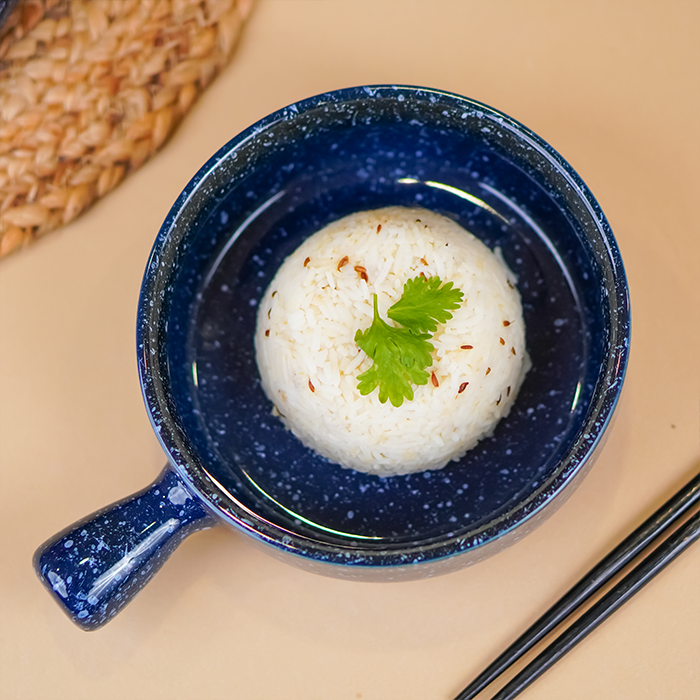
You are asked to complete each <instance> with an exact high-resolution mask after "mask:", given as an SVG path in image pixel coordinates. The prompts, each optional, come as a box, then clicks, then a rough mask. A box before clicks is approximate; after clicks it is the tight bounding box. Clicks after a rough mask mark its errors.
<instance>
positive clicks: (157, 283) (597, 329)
mask: <svg viewBox="0 0 700 700" xmlns="http://www.w3.org/2000/svg"><path fill="white" fill-rule="evenodd" d="M388 205H409V206H416V205H418V206H422V207H426V208H429V209H432V210H434V211H437V212H440V213H442V214H445V215H447V216H450V217H452V218H454V219H455V220H457V221H458V222H459V223H461V224H462V225H463V226H464V227H465V228H467V229H469V230H470V231H472V232H473V233H474V234H476V235H477V236H478V237H480V238H481V239H482V240H483V241H485V243H486V244H487V245H488V246H489V247H491V248H493V247H495V246H499V247H500V248H501V250H502V251H503V255H504V257H505V259H506V261H507V263H508V265H509V266H510V268H511V269H512V270H513V271H514V272H515V273H516V274H517V275H518V286H519V290H520V293H521V296H522V299H523V303H524V313H525V320H526V324H527V345H528V350H529V352H530V355H531V358H532V363H533V367H532V370H531V371H530V372H529V374H528V376H527V378H526V381H525V383H524V385H523V387H522V390H521V392H520V394H519V396H518V399H517V401H516V404H515V406H514V409H513V410H512V412H511V413H510V415H509V416H508V417H507V418H506V419H505V420H503V421H502V422H501V423H500V424H499V425H498V427H497V430H496V432H495V434H494V435H493V437H492V438H490V439H487V440H485V441H483V442H482V443H480V444H479V445H478V446H477V447H476V448H475V449H474V450H473V451H471V452H469V453H468V454H467V455H466V456H465V457H464V458H463V459H462V460H461V461H460V462H459V463H452V464H450V465H449V466H447V467H446V468H445V469H443V470H441V471H428V472H424V473H419V474H412V475H408V476H398V477H390V478H379V477H373V476H368V475H367V474H362V473H357V472H354V471H350V470H346V469H342V468H341V467H339V466H336V465H333V464H330V463H328V462H327V461H325V460H324V459H322V458H320V457H319V456H317V455H316V454H315V453H313V452H312V451H310V450H309V449H307V448H305V447H304V446H302V445H301V444H300V443H299V442H298V440H297V439H296V438H295V437H294V436H293V435H292V434H291V433H289V432H287V431H286V430H285V429H284V427H283V426H282V424H281V423H280V422H279V421H278V420H277V419H275V418H274V417H273V416H272V414H271V408H272V406H271V404H270V402H269V401H268V400H267V398H266V397H265V395H264V393H263V391H262V389H261V387H260V381H259V378H258V372H257V368H256V364H255V355H254V346H253V331H254V326H255V319H256V307H257V303H258V300H259V299H260V298H261V296H262V294H263V292H264V290H265V289H266V287H267V285H268V283H269V282H270V280H271V279H272V277H273V275H274V274H275V271H276V270H277V268H278V266H279V265H280V263H281V262H282V260H283V259H284V258H285V256H286V255H288V254H289V253H290V252H292V251H293V250H294V249H295V248H296V247H297V246H298V245H299V244H300V242H301V241H302V240H304V238H306V237H307V236H309V235H310V234H312V233H314V232H315V231H317V230H318V229H319V228H321V227H323V226H324V225H326V224H327V223H329V222H330V221H332V220H334V219H336V218H339V217H341V216H344V215H346V214H349V213H351V212H353V211H358V210H362V209H372V208H378V207H384V206H388ZM629 320H630V317H629V306H628V293H627V284H626V280H625V274H624V270H623V266H622V261H621V259H620V255H619V252H618V249H617V245H616V243H615V240H614V238H613V235H612V232H611V231H610V227H609V226H608V223H607V221H606V220H605V217H604V215H603V213H602V212H601V210H600V208H599V206H598V204H597V203H596V201H595V199H594V198H593V196H592V194H591V193H590V192H589V190H588V188H587V187H586V185H585V184H584V183H583V181H582V180H581V178H580V177H579V176H578V175H577V174H576V173H575V172H574V171H573V169H572V168H571V167H570V166H569V165H568V164H567V163H566V161H564V159H563V158H562V157H561V156H560V155H559V154H557V153H556V152H555V151H554V150H553V149H552V148H551V147H550V146H548V145H547V144H546V143H545V142H544V141H543V140H542V139H540V138H539V137H538V136H536V135H535V134H533V133H532V132H531V131H529V130H528V129H527V128H525V127H524V126H522V125H521V124H519V123H518V122H516V121H514V120H513V119H511V118H510V117H508V116H506V115H504V114H502V113H500V112H498V111H496V110H494V109H491V108H490V107H486V106H485V105H482V104H479V103H477V102H474V101H473V100H469V99H466V98H464V97H459V96H457V95H452V94H448V93H445V92H440V91H438V90H430V89H423V88H413V87H396V86H375V87H360V88H351V89H346V90H340V91H337V92H333V93H329V94H324V95H319V96H316V97H313V98H310V99H308V100H304V101H303V102H300V103H297V104H294V105H291V106H289V107H287V108H285V109H282V110H280V111H279V112H276V113H274V114H272V115H270V116H269V117H266V118H265V119H263V120H261V121H260V122H258V123H257V124H255V125H253V126H252V127H250V128H249V129H247V130H246V131H244V132H243V133H242V134H240V135H239V136H237V137H235V138H234V139H233V140H232V141H230V142H229V143H228V144H227V145H226V146H224V147H223V148H222V149H221V150H220V151H219V152H218V153H217V154H216V155H215V156H214V157H213V158H212V159H211V160H210V161H209V162H208V163H207V164H206V165H205V166H204V167H203V168H202V169H201V170H200V171H199V172H198V173H197V175H195V177H194V178H193V179H192V181H191V182H190V183H189V184H188V185H187V187H186V188H185V190H184V191H183V193H182V194H181V195H180V197H179V198H178V200H177V202H176V203H175V205H174V206H173V208H172V210H171V211H170V213H169V214H168V217H167V218H166V220H165V223H164V224H163V227H162V228H161V230H160V232H159V234H158V237H157V239H156V242H155V245H154V247H153V251H152V254H151V258H150V260H149V261H148V266H147V269H146V273H145V277H144V282H143V289H142V295H141V300H140V304H139V310H138V355H139V372H140V377H141V382H142V386H143V394H144V398H145V401H146V406H147V408H148V411H149V414H150V417H151V420H152V423H153V427H154V429H155V431H156V432H157V434H158V437H159V439H160V441H161V443H162V445H163V448H164V449H165V451H166V453H167V455H168V459H169V466H168V467H167V468H166V469H165V471H164V472H163V474H162V475H161V476H160V477H159V479H158V480H156V482H155V483H154V484H153V485H151V486H150V487H149V488H148V489H146V490H144V491H143V492H142V493H140V494H137V495H136V496H133V497H131V498H129V499H126V500H125V501H123V502H121V503H119V504H116V505H115V506H111V507H110V508H108V509H105V510H104V511H100V512H98V513H97V514H95V515H93V516H90V517H89V518H87V519H85V520H84V521H82V522H81V523H78V524H77V525H75V526H72V527H71V528H70V529H69V530H66V531H65V532H63V533H60V534H59V535H57V536H56V537H55V538H52V540H50V541H49V542H48V543H47V544H46V545H44V547H43V548H42V549H40V550H39V552H38V553H37V556H36V560H35V563H36V567H37V571H38V573H39V575H40V577H41V578H42V580H44V582H45V583H46V585H47V586H48V587H49V588H50V589H51V591H52V592H53V593H54V595H55V596H56V598H57V599H58V600H59V601H60V602H61V603H62V604H63V605H64V608H65V609H66V611H67V612H68V614H69V615H70V616H71V618H72V619H73V620H74V621H75V622H76V623H77V624H79V625H81V626H82V627H84V628H85V629H93V628H95V627H98V626H100V625H101V624H103V623H104V622H105V621H107V620H108V619H109V618H110V617H111V616H112V615H114V614H115V613H116V612H117V611H118V610H119V609H120V608H121V607H122V606H123V605H124V604H125V603H126V602H127V601H128V600H129V599H130V597H131V596H133V594H134V593H135V592H136V591H138V590H139V589H140V587H141V586H142V585H143V583H144V582H145V581H146V580H148V578H150V576H151V575H152V574H153V572H154V571H155V570H157V568H158V567H159V565H160V564H161V563H162V562H163V561H164V559H165V557H166V556H167V554H169V553H170V552H171V551H172V550H173V549H174V548H175V546H176V544H177V543H178V542H179V541H180V540H181V539H182V538H183V537H185V536H186V535H187V534H188V533H189V532H192V531H194V530H197V529H201V528H202V527H208V526H210V525H212V524H214V523H225V524H227V525H230V526H232V527H234V528H235V529H237V530H239V531H241V532H244V533H245V534H247V535H248V536H250V537H251V538H252V540H253V541H254V542H257V543H260V544H261V545H262V546H264V547H265V549H266V551H268V552H270V553H272V554H273V555H276V556H278V557H279V558H281V559H283V560H285V561H288V562H289V563H292V564H295V565H298V566H301V567H303V568H305V569H309V570H311V571H315V572H319V573H324V574H330V575H333V576H340V577H345V578H350V579H358V580H360V579H362V580H375V581H379V580H382V581H388V580H399V579H408V578H418V577H425V576H432V575H435V574H439V573H444V572H449V571H453V570H456V569H458V568H461V567H463V566H465V565H467V564H470V563H473V562H476V561H478V560H480V559H483V558H484V557H486V556H488V555H491V554H493V553H494V552H497V551H499V550H501V549H503V548H504V547H505V546H506V545H507V544H510V543H512V542H513V541H515V540H516V539H518V538H520V537H522V536H523V535H524V534H525V533H527V532H529V531H530V530H532V529H533V528H534V527H535V526H536V525H537V524H539V523H540V522H542V521H543V520H544V518H545V517H547V516H549V515H551V513H552V512H554V510H556V508H557V507H558V506H559V505H561V504H562V503H563V502H564V501H565V500H566V497H567V496H568V495H569V494H570V493H571V491H572V490H573V488H574V487H575V486H576V484H578V482H579V481H580V480H581V478H582V477H583V476H584V475H585V474H586V473H587V471H588V469H589V468H590V466H591V464H592V460H593V457H594V455H595V453H596V451H597V450H598V448H599V447H600V445H601V442H602V438H603V434H604V433H605V430H606V428H607V427H608V424H609V422H610V419H611V416H612V414H613V411H614V409H615V405H616V403H617V400H618V397H619V394H620V390H621V388H622V381H623V377H624V373H625V367H626V364H627V354H628V344H629Z"/></svg>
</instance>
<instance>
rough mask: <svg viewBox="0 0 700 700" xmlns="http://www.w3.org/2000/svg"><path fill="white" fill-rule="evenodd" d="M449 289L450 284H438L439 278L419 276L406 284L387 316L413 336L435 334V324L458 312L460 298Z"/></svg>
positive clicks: (458, 293) (456, 292) (453, 289)
mask: <svg viewBox="0 0 700 700" xmlns="http://www.w3.org/2000/svg"><path fill="white" fill-rule="evenodd" d="M440 285H442V286H440ZM453 287H454V285H453V283H452V282H447V283H446V284H442V282H441V280H440V278H439V277H423V276H422V275H419V276H418V277H414V278H413V279H411V280H407V282H406V284H405V285H404V287H403V295H402V296H401V298H400V299H399V300H398V301H397V302H396V303H395V304H394V305H393V306H392V307H391V308H390V309H389V311H387V316H389V318H390V319H392V321H396V322H397V323H400V324H401V325H402V326H403V327H404V328H408V329H409V330H411V331H413V332H414V333H425V332H430V333H435V331H436V330H437V324H438V323H445V322H446V321H448V320H449V319H451V318H452V314H451V313H450V311H454V310H455V309H458V308H459V305H460V304H461V302H462V298H463V297H464V295H463V294H462V292H461V291H460V290H459V289H455V288H453Z"/></svg>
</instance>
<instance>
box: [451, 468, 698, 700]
mask: <svg viewBox="0 0 700 700" xmlns="http://www.w3.org/2000/svg"><path fill="white" fill-rule="evenodd" d="M698 501H700V474H697V475H696V476H695V477H693V478H692V479H691V480H690V481H689V482H688V483H687V484H686V485H685V486H684V487H683V488H682V489H681V490H680V491H678V492H677V493H676V494H675V495H674V496H672V497H671V498H670V499H669V500H668V501H666V503H664V505H662V506H661V507H660V508H659V509H658V510H657V511H656V512H655V513H654V514H653V515H651V516H650V517H649V518H647V519H646V520H645V521H644V522H643V523H642V524H641V525H640V526H639V527H638V528H637V529H636V530H634V532H632V533H631V534H630V535H629V536H628V537H626V538H625V539H624V540H623V541H622V542H621V543H620V544H619V545H618V546H617V547H615V549H613V550H612V551H611V552H610V553H609V554H608V555H607V556H606V557H605V558H604V559H602V560H601V561H600V562H599V563H598V564H596V565H595V566H594V567H593V568H592V569H591V570H590V571H589V572H588V573H587V574H586V575H585V576H584V577H583V578H582V579H581V580H580V581H579V582H578V583H576V584H575V585H574V586H573V587H572V588H571V589H570V590H569V591H568V592H567V593H565V594H564V595H563V596H562V597H561V598H560V599H559V600H558V601H557V602H556V603H555V604H554V605H553V606H552V607H551V608H550V609H549V610H547V612H545V613H544V615H542V617H540V618H539V619H538V620H537V621H536V622H535V623H534V624H532V625H531V626H530V627H529V628H528V629H527V630H526V631H525V632H524V633H523V634H522V635H521V636H520V637H518V639H516V640H515V642H513V643H512V644H511V645H510V646H509V647H508V648H507V649H506V650H505V651H504V652H503V653H502V654H501V655H500V656H499V657H498V658H497V659H496V660H495V661H493V662H492V663H491V664H490V665H489V666H488V667H487V668H486V669H485V670H484V671H483V672H482V673H480V674H479V675H478V676H477V677H476V678H475V679H474V680H473V681H472V682H471V683H470V684H469V685H468V686H467V687H466V688H465V689H464V690H463V691H462V692H461V693H460V694H459V695H458V696H457V697H456V698H455V700H471V699H472V698H474V697H475V696H476V695H477V694H478V693H480V692H481V691H482V690H483V689H484V688H485V687H486V686H487V685H489V684H490V683H491V682H492V681H493V680H495V679H496V678H497V677H498V676H500V675H501V673H503V672H504V671H505V670H506V669H508V668H510V667H511V666H512V665H513V664H514V663H515V662H516V661H517V660H518V659H520V658H521V657H522V656H524V655H525V654H526V653H527V652H528V651H529V650H530V649H532V648H533V647H534V646H535V645H536V644H537V643H538V642H540V641H541V640H542V639H543V638H544V637H546V636H547V635H548V634H549V633H550V632H551V631H552V630H553V629H554V628H555V627H557V626H558V625H559V624H561V623H562V622H563V621H564V620H565V619H566V618H567V617H568V616H569V615H571V614H572V613H573V612H574V611H575V610H576V609H577V608H578V607H579V606H581V605H582V604H583V603H585V602H586V601H587V600H588V599H589V598H590V597H591V596H592V595H593V594H594V593H596V592H597V591H598V590H599V589H600V588H602V587H603V586H604V585H605V584H606V583H608V582H609V581H610V580H611V579H612V578H613V577H614V576H615V575H616V574H617V573H619V572H620V571H621V570H622V569H623V568H624V567H625V566H627V564H629V563H630V562H631V561H632V560H633V559H634V558H635V557H637V556H638V555H639V554H640V553H641V552H642V551H643V550H644V549H646V548H647V547H648V546H649V545H650V544H651V543H652V542H653V541H654V540H655V539H656V538H658V537H659V536H660V535H662V534H663V533H664V532H665V531H666V530H667V529H668V528H670V527H671V525H673V524H674V523H675V522H676V521H677V520H678V519H679V518H680V517H681V516H682V515H683V514H684V513H686V512H687V511H688V510H689V509H690V508H692V507H693V506H694V505H695V504H696V503H698ZM652 556H653V555H652ZM669 561H671V559H669ZM666 563H668V562H666ZM640 566H641V565H640ZM664 566H665V564H664ZM661 568H663V567H661ZM658 570H660V569H657V570H656V571H658ZM635 571H636V569H635ZM630 575H632V574H630ZM653 575H654V574H653ZM653 575H652V576H653ZM649 578H651V577H649ZM647 580H649V579H648V578H647ZM645 582H646V581H645ZM642 585H643V584H642ZM636 590H638V588H635V591H636ZM627 597H629V596H627ZM627 597H626V598H625V600H627ZM623 602H624V601H623ZM617 607H619V605H618V606H617ZM617 607H616V608H614V609H617ZM606 617H607V615H606ZM603 619H605V618H603ZM601 621H602V620H601ZM591 629H593V628H591ZM586 634H587V633H586ZM584 636H585V635H584ZM572 646H573V645H572ZM569 648H570V647H569ZM567 650H568V649H567ZM561 655H562V654H559V656H558V657H557V658H559V657H560V656H561ZM549 665H551V664H549ZM538 675H539V674H538ZM532 680H534V678H533V679H532ZM530 682H532V681H530ZM523 687H525V686H523ZM518 692H519V691H518ZM497 697H499V696H497ZM510 697H513V696H510ZM499 700H500V698H499Z"/></svg>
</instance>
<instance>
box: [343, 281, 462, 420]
mask: <svg viewBox="0 0 700 700" xmlns="http://www.w3.org/2000/svg"><path fill="white" fill-rule="evenodd" d="M440 285H441V282H440V278H439V277H431V278H429V279H426V278H424V277H416V278H415V279H413V280H409V281H408V282H406V284H405V285H404V292H403V296H402V297H401V299H399V301H398V302H396V304H394V305H393V306H392V307H391V308H390V309H389V311H388V315H389V317H390V318H393V320H395V321H397V322H399V323H401V324H402V325H403V326H404V327H403V328H401V327H395V326H390V325H389V324H388V323H386V321H384V320H383V319H382V318H381V316H380V315H379V311H378V309H377V295H376V294H375V295H374V300H373V303H374V318H373V320H372V325H371V326H370V327H369V328H367V329H366V330H364V331H360V330H358V331H357V333H355V342H356V343H357V344H358V346H359V347H360V349H362V350H364V352H365V353H366V354H367V355H368V356H369V357H371V358H372V360H373V364H372V366H371V367H370V368H369V369H368V370H367V371H365V372H362V374H360V375H359V376H358V377H357V380H358V384H357V387H358V389H359V391H360V394H362V395H363V396H366V395H367V394H370V393H371V392H373V391H374V390H375V389H376V388H377V387H379V401H380V402H381V403H386V401H387V400H389V401H391V403H392V405H393V406H396V407H397V408H398V407H399V406H401V404H402V403H403V402H404V399H408V400H409V401H412V400H413V386H412V385H422V384H427V383H428V379H429V378H430V375H429V374H428V372H427V371H426V368H427V367H430V365H431V364H432V363H433V358H432V356H431V352H432V351H433V350H434V349H435V348H434V347H433V345H432V343H430V342H429V341H430V338H431V337H432V333H434V332H435V330H437V323H436V321H438V322H440V323H444V322H445V321H447V320H448V319H450V318H452V314H451V313H450V310H454V309H456V308H458V307H459V302H461V300H462V296H463V295H462V292H461V291H459V290H458V289H452V286H453V285H452V282H449V283H448V284H446V285H444V286H443V287H440ZM443 290H445V291H444V292H443ZM407 296H408V300H407V301H406V303H403V304H402V302H404V299H405V298H406V297H407ZM397 307H398V314H397V315H398V317H399V318H394V316H392V310H395V309H396V308H397ZM425 330H430V331H431V332H430V333H426V332H424V331H425Z"/></svg>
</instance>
